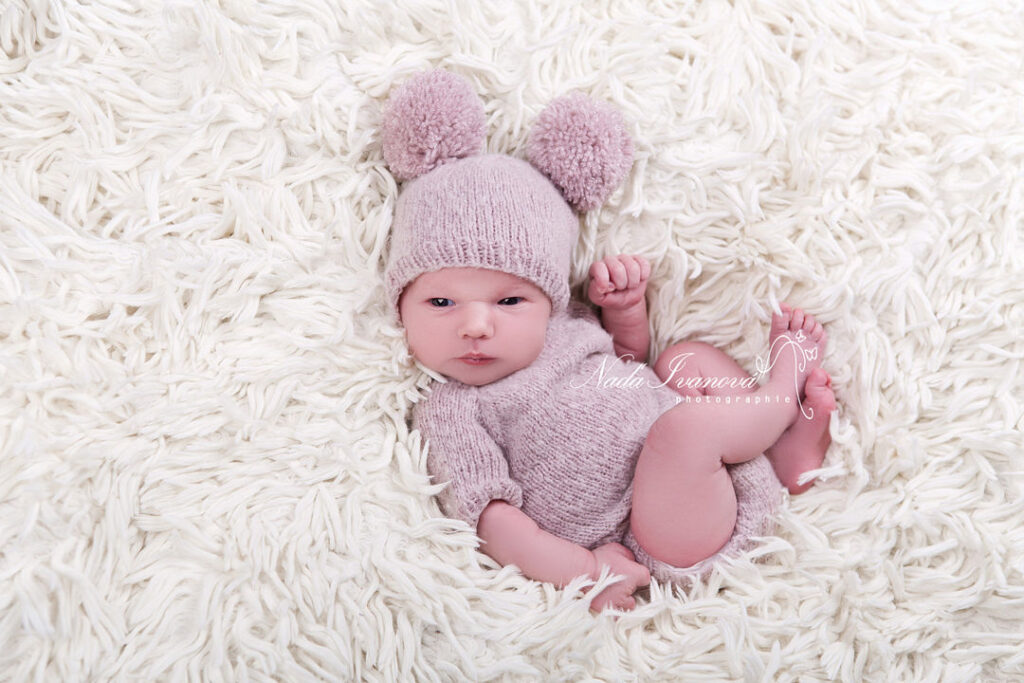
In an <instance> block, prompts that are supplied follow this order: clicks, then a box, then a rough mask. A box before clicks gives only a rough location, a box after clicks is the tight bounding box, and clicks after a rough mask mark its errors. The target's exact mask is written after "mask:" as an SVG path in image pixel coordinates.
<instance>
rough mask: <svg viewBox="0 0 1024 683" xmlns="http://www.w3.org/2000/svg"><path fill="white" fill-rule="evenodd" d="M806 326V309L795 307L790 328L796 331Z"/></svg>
mask: <svg viewBox="0 0 1024 683" xmlns="http://www.w3.org/2000/svg"><path fill="white" fill-rule="evenodd" d="M803 326H804V311H803V309H802V308H794V309H793V318H792V320H791V321H790V324H789V329H791V330H793V331H794V332H796V331H798V330H801V329H803Z"/></svg>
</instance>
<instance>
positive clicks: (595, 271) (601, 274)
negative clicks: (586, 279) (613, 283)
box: [590, 261, 610, 292]
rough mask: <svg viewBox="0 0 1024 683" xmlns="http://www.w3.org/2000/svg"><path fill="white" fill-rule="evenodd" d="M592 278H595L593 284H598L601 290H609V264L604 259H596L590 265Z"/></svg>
mask: <svg viewBox="0 0 1024 683" xmlns="http://www.w3.org/2000/svg"><path fill="white" fill-rule="evenodd" d="M590 279H591V280H593V284H595V285H597V288H598V290H599V291H602V292H605V291H609V287H608V285H609V281H610V278H609V276H608V266H607V265H605V262H604V261H594V263H593V264H592V265H591V266H590Z"/></svg>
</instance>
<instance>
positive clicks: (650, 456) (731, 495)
mask: <svg viewBox="0 0 1024 683" xmlns="http://www.w3.org/2000/svg"><path fill="white" fill-rule="evenodd" d="M777 318H778V319H777V320H774V321H773V348H774V349H776V351H775V352H774V353H773V355H772V358H771V360H772V362H773V364H772V372H771V376H770V379H769V381H768V383H767V384H765V385H764V386H763V387H758V388H756V389H754V388H751V387H750V385H749V384H746V385H745V386H744V385H742V384H740V382H739V381H737V382H735V383H726V384H727V385H726V386H718V387H713V386H710V385H708V386H705V387H703V388H701V389H699V391H698V393H704V392H707V393H711V392H714V391H721V390H723V389H724V390H726V391H730V390H731V391H735V392H736V393H735V394H730V395H728V396H726V397H725V398H729V399H732V400H722V401H708V400H707V399H702V400H700V401H691V402H688V403H683V404H680V405H678V406H676V407H675V408H673V409H671V410H669V411H668V412H666V413H665V414H664V415H662V416H661V417H660V418H659V419H658V420H657V421H656V422H655V423H654V425H653V426H652V428H651V431H650V433H649V434H648V437H647V440H646V441H645V442H644V446H643V449H642V450H641V452H640V457H639V459H638V461H637V468H636V473H635V476H634V481H633V511H632V515H631V522H630V524H631V529H632V531H633V535H634V536H635V537H636V539H637V542H638V543H639V544H640V545H641V546H643V548H644V549H645V550H646V551H647V552H648V553H650V555H651V556H653V557H655V558H657V559H659V560H662V561H664V562H668V563H669V564H673V565H676V566H678V567H687V566H690V565H692V564H695V563H696V562H699V561H700V560H703V559H705V558H707V557H710V556H711V555H713V554H714V553H715V552H716V551H718V549H719V548H721V547H722V546H723V545H724V544H725V543H726V541H728V540H729V537H730V536H731V535H732V532H733V528H734V526H735V522H736V496H735V492H734V490H733V486H732V479H731V477H730V476H729V473H728V470H726V468H725V465H726V464H734V463H741V462H746V461H747V460H750V459H752V458H754V457H757V456H758V455H759V454H761V453H762V452H764V451H765V450H767V449H768V448H769V447H771V446H772V444H774V443H775V442H776V441H777V440H778V439H779V437H780V436H781V435H782V434H783V433H784V432H785V431H786V430H787V429H788V428H789V427H790V425H791V424H792V423H793V422H794V420H795V419H797V415H798V414H799V402H798V400H797V399H798V397H799V392H800V389H801V388H802V387H803V384H804V383H805V381H806V379H807V376H808V374H809V373H811V372H812V371H813V370H814V369H815V368H816V367H817V365H818V364H819V363H820V351H821V347H822V346H823V345H824V341H823V340H824V336H823V332H822V330H821V329H820V326H818V327H817V330H816V332H813V333H811V334H806V333H804V334H801V331H802V330H803V325H804V324H805V319H804V316H803V314H802V313H801V315H800V318H799V322H798V323H796V322H795V321H794V316H793V313H792V312H790V311H787V312H786V313H784V314H783V316H778V317H777ZM810 324H811V326H812V329H813V319H811V320H810ZM794 325H795V326H794ZM776 341H779V342H781V343H778V344H777V343H776ZM787 348H788V350H789V353H785V352H779V351H778V349H783V350H785V349H787ZM689 351H693V352H694V353H695V355H697V354H700V355H702V358H700V359H699V362H698V361H695V362H694V363H693V365H691V370H693V369H698V370H700V371H701V373H700V374H702V375H703V376H704V377H721V378H725V377H727V376H733V377H736V378H737V379H738V380H742V379H743V378H746V377H747V376H746V374H745V373H743V372H742V370H741V369H739V368H738V366H735V364H734V363H733V362H732V361H731V359H728V357H727V356H725V354H723V353H721V352H719V351H715V350H713V349H711V347H703V349H701V348H699V347H694V348H691V349H689ZM793 351H797V353H793ZM809 357H810V358H809ZM726 359H728V362H726ZM670 360H671V359H670ZM691 360H692V357H691ZM660 365H661V360H660V359H659V362H658V364H656V368H655V369H656V371H657V370H658V369H663V368H659V366H660ZM678 365H679V364H678V363H676V369H677V370H679V369H680V368H679V367H678ZM718 373H721V375H719V374H718ZM677 377H678V375H677ZM662 379H663V380H666V379H668V380H669V382H670V386H671V378H669V377H668V376H667V374H666V375H662ZM674 388H678V387H674ZM683 389H685V390H684V391H681V393H683V394H684V395H687V393H688V392H693V391H694V387H693V386H684V387H683ZM737 389H740V391H737ZM690 395H691V396H692V395H694V394H693V393H690ZM719 396H721V394H719ZM737 399H738V400H737ZM748 399H749V400H748ZM787 399H788V400H787Z"/></svg>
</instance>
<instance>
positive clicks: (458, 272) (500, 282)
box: [398, 268, 551, 386]
mask: <svg viewBox="0 0 1024 683" xmlns="http://www.w3.org/2000/svg"><path fill="white" fill-rule="evenodd" d="M398 309H399V313H400V314H401V316H402V323H403V324H404V325H405V338H406V341H407V342H408V344H409V350H410V351H411V352H412V355H413V356H414V357H415V358H416V360H418V361H419V362H420V363H422V364H423V365H425V366H426V367H428V368H430V369H431V370H434V371H435V372H438V373H440V374H442V375H444V376H446V377H450V378H452V379H457V380H458V381H460V382H462V383H464V384H472V385H474V386H480V385H483V384H489V383H491V382H494V381H497V380H499V379H501V378H503V377H507V376H508V375H511V374H512V373H513V372H515V371H517V370H522V369H523V368H525V367H526V366H528V365H530V363H532V362H533V361H534V360H536V359H537V356H539V355H540V352H541V350H542V349H543V348H544V337H545V334H546V332H547V326H548V318H550V317H551V300H550V299H548V297H547V295H546V294H544V292H543V291H542V290H541V289H540V288H539V287H537V286H536V285H534V284H533V283H532V282H528V281H527V280H523V279H522V278H519V277H516V276H515V275H509V274H508V273H502V272H499V271H496V270H486V269H484V268H442V269H441V270H437V271H434V272H432V273H424V274H423V275H420V276H419V277H418V278H416V279H415V280H414V281H413V283H412V284H411V285H409V286H408V287H406V288H405V291H404V292H403V293H402V297H401V299H400V300H399V304H398Z"/></svg>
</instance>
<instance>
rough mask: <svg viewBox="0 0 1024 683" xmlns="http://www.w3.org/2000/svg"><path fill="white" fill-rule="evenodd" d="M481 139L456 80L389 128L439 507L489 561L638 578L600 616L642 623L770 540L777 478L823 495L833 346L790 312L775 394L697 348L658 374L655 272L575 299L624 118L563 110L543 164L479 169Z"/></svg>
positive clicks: (624, 160)
mask: <svg viewBox="0 0 1024 683" xmlns="http://www.w3.org/2000/svg"><path fill="white" fill-rule="evenodd" d="M483 127H484V120H483V112H482V107H481V106H480V104H479V101H478V100H476V98H475V95H474V94H473V93H472V91H471V90H470V89H469V87H468V84H467V83H465V82H464V81H462V80H460V79H457V78H455V77H454V76H452V75H450V74H447V73H444V72H433V73H430V74H426V75H422V76H419V77H417V78H414V79H412V80H411V81H410V82H409V83H407V84H406V85H405V86H404V87H403V88H401V89H400V90H399V91H397V92H396V93H395V95H394V96H393V97H392V100H391V103H390V105H389V108H388V110H387V112H386V113H385V117H384V131H383V132H384V154H385V159H386V160H387V162H388V165H389V167H390V168H391V170H392V172H393V173H394V174H395V175H396V176H397V177H398V178H399V179H403V180H411V182H408V183H407V184H406V185H405V187H404V188H403V191H402V193H401V195H400V197H399V200H398V203H397V205H396V210H395V219H394V224H393V228H392V242H391V252H390V255H389V259H388V266H387V272H386V288H387V292H388V296H389V300H390V302H391V304H392V305H393V306H394V307H395V309H396V311H397V312H398V315H399V317H400V320H401V323H402V324H403V325H404V327H405V331H406V339H407V342H408V345H409V349H410V352H411V353H412V355H413V356H414V357H415V358H416V360H417V361H419V362H420V363H421V364H422V365H423V366H425V367H427V368H429V369H430V370H433V371H434V372H436V373H438V374H440V375H443V376H444V377H446V378H447V381H446V382H444V383H440V384H437V385H435V386H434V388H433V389H432V391H431V393H430V394H429V396H428V397H427V398H426V400H424V401H423V402H421V403H419V404H417V406H416V408H415V410H414V424H415V426H416V427H417V428H418V429H419V430H420V431H421V432H422V433H423V434H424V436H425V437H426V438H427V439H428V443H429V455H428V469H429V470H430V473H431V474H432V475H433V476H434V477H435V479H436V480H437V481H444V482H450V483H449V486H448V487H447V488H446V489H445V491H444V492H443V493H442V494H441V497H440V501H441V505H442V509H443V510H444V511H445V512H446V514H449V515H451V516H453V517H458V518H461V519H464V520H466V521H467V522H468V523H470V524H471V525H473V526H474V527H475V528H476V530H477V534H478V536H479V537H480V539H481V541H482V542H483V546H482V550H483V551H484V552H485V553H487V554H488V555H490V556H491V557H493V558H494V559H495V560H496V561H497V562H499V563H500V564H502V565H506V564H515V565H516V566H517V567H519V569H520V570H521V571H522V572H523V573H524V574H525V575H526V576H528V577H530V578H533V579H537V580H541V581H549V582H552V583H555V584H556V585H559V586H564V585H565V584H567V583H568V582H569V581H570V580H572V579H573V578H575V577H577V576H580V575H586V576H589V577H593V578H596V577H597V576H598V575H599V574H600V573H601V570H602V568H603V567H605V566H607V567H608V568H609V569H610V570H611V571H612V572H613V573H615V574H619V575H622V576H624V577H625V579H624V580H623V581H621V582H619V583H617V584H614V585H612V586H610V587H608V588H606V589H605V590H603V591H602V592H601V593H600V594H599V595H597V596H595V597H594V598H593V600H592V601H591V607H592V609H595V610H600V609H603V608H605V607H615V608H619V609H631V608H632V607H634V606H635V600H634V598H633V595H632V594H633V592H634V591H635V590H636V588H637V587H639V586H643V585H646V584H647V583H649V581H650V577H651V572H654V575H655V576H657V577H660V578H666V579H668V580H674V579H676V578H680V577H682V576H687V575H690V574H692V573H693V572H694V571H698V570H702V571H706V568H707V567H708V566H709V565H708V562H710V561H713V560H714V559H715V558H717V557H720V556H722V557H724V556H727V555H729V554H732V553H735V552H737V551H738V550H741V549H742V548H743V547H745V545H744V544H746V543H749V540H750V539H749V537H750V536H752V535H756V534H758V533H763V532H765V531H766V530H767V528H768V525H767V521H768V520H770V515H771V513H772V512H773V511H774V507H775V504H776V502H777V499H778V488H777V487H778V482H779V481H781V482H782V484H784V485H785V486H786V487H787V488H788V489H789V490H790V491H791V492H794V493H795V492H799V491H801V490H803V489H804V488H805V487H806V486H807V485H809V484H804V485H801V484H800V483H799V481H798V480H799V477H800V475H801V474H803V473H804V472H806V471H808V470H811V469H814V468H817V467H818V466H820V464H821V462H822V460H823V457H824V454H825V450H826V449H827V447H828V445H829V432H828V422H829V414H830V412H831V411H832V410H833V409H834V408H835V402H834V397H833V394H832V390H831V386H830V380H829V377H828V375H827V374H826V373H825V371H824V370H823V369H821V367H820V362H821V356H822V352H823V350H824V346H825V340H826V336H825V332H824V330H823V329H822V326H821V324H820V323H818V322H817V321H816V320H815V319H814V318H813V317H812V316H810V315H808V314H806V313H804V312H803V311H801V310H800V309H792V308H790V307H788V306H783V307H782V309H781V312H780V313H778V314H776V315H775V316H774V317H773V319H772V326H771V332H770V336H769V350H768V355H767V363H766V364H765V365H764V367H763V368H761V369H763V370H769V369H770V373H769V377H768V379H767V382H766V383H764V384H763V385H761V386H758V385H757V384H756V383H755V382H754V381H753V379H752V378H751V377H750V376H749V375H747V373H745V372H744V371H743V370H742V369H741V368H740V367H739V366H738V365H737V364H736V363H735V362H734V361H733V360H732V359H731V358H729V357H728V356H727V355H725V354H724V353H722V352H721V351H719V350H717V349H715V348H713V347H710V346H707V345H704V344H699V343H681V344H676V345H674V346H671V347H670V348H669V349H667V350H666V351H664V352H663V353H662V354H661V355H660V356H659V357H658V358H657V360H656V362H655V363H654V365H653V366H648V365H647V364H646V361H647V349H648V347H649V344H650V333H649V326H648V320H647V309H646V302H645V291H646V286H647V280H648V277H649V275H650V266H649V264H648V263H647V261H646V260H644V259H643V258H641V257H638V256H628V255H619V256H613V257H608V258H606V259H603V260H601V261H597V262H596V263H594V264H593V265H592V266H591V268H590V272H589V275H590V283H589V289H588V298H589V299H590V301H591V303H592V304H594V305H595V306H596V307H598V308H599V309H600V320H599V319H598V317H597V316H596V315H595V314H594V313H593V312H592V311H591V309H590V308H588V307H586V306H584V305H582V304H576V303H572V302H570V297H569V268H570V255H571V251H572V248H573V246H574V244H575V241H576V234H577V230H578V224H579V220H578V218H577V216H576V215H575V214H574V213H573V211H572V209H571V208H570V204H571V205H572V206H573V207H575V208H576V209H578V210H581V211H582V210H587V209H590V208H594V207H595V206H597V205H599V204H600V203H602V202H603V200H604V199H605V198H606V197H607V195H608V194H609V193H610V192H611V191H613V190H614V188H615V187H616V186H617V185H618V184H619V182H621V179H622V177H623V176H624V174H625V172H626V171H627V170H628V168H629V160H630V159H631V153H632V146H631V143H630V141H629V137H628V135H626V133H625V128H624V126H623V125H622V123H621V119H620V118H619V117H618V115H617V113H616V112H614V110H611V109H610V108H607V107H601V106H599V105H597V104H596V103H593V102H590V101H589V100H586V99H585V98H581V97H570V98H563V99H561V100H556V101H555V102H553V103H552V104H551V105H550V106H549V107H548V109H547V110H545V112H544V113H542V115H541V117H540V119H539V120H538V123H537V124H536V125H535V127H534V129H533V131H532V134H531V138H530V142H529V156H530V159H531V162H532V164H531V163H527V162H525V161H521V160H518V159H514V158H511V157H507V156H503V155H496V154H495V155H474V154H473V153H474V152H475V151H476V150H478V149H479V146H480V142H481V141H482V138H483ZM538 169H540V170H538ZM762 454H763V455H762ZM772 472H774V474H773V473H772ZM687 572H689V573H690V574H687Z"/></svg>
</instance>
